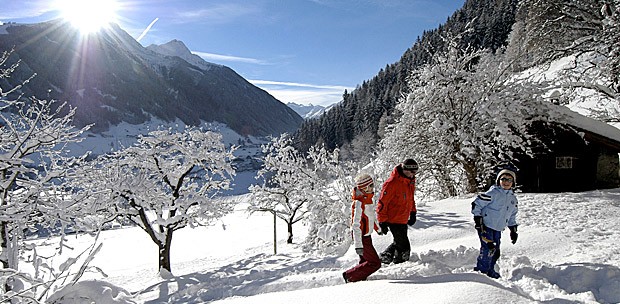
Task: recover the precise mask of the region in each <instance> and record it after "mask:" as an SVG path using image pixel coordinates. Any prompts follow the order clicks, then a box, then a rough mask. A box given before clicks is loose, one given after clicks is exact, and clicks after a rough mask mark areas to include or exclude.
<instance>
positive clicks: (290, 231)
mask: <svg viewBox="0 0 620 304" xmlns="http://www.w3.org/2000/svg"><path fill="white" fill-rule="evenodd" d="M286 226H287V227H288V239H286V243H287V244H293V223H291V222H287V223H286Z"/></svg>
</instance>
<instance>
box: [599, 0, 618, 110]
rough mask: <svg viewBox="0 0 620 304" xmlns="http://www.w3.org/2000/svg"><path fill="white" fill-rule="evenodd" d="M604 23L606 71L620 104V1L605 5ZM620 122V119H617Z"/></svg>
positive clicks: (603, 11) (602, 10)
mask: <svg viewBox="0 0 620 304" xmlns="http://www.w3.org/2000/svg"><path fill="white" fill-rule="evenodd" d="M601 13H602V14H603V17H604V18H605V19H604V21H603V31H602V35H601V36H602V39H601V40H602V41H603V42H604V43H605V45H606V46H607V48H606V51H607V52H606V54H605V55H606V58H607V61H606V63H605V66H604V69H605V71H606V72H607V76H608V77H609V79H611V82H612V84H611V87H612V90H613V91H614V92H615V93H616V99H617V100H618V102H619V103H620V0H614V1H610V2H609V3H605V4H604V5H603V7H602V8H601ZM617 118H618V121H620V117H617Z"/></svg>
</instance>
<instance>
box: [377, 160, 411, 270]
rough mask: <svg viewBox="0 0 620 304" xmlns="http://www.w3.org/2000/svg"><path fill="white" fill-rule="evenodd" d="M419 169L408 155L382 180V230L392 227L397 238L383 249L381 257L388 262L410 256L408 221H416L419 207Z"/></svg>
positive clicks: (378, 211)
mask: <svg viewBox="0 0 620 304" xmlns="http://www.w3.org/2000/svg"><path fill="white" fill-rule="evenodd" d="M417 171H418V163H417V162H416V161H415V160H413V159H410V158H409V159H406V160H405V161H404V162H403V163H402V164H399V165H397V166H396V167H395V168H394V170H392V174H391V175H390V177H389V178H388V179H387V180H386V181H385V183H383V188H382V189H381V196H380V197H379V203H378V204H377V219H378V220H379V227H380V228H381V233H383V234H386V233H387V232H388V231H391V232H392V237H393V238H394V240H393V242H392V244H390V245H389V246H388V247H387V248H386V249H385V250H384V251H383V252H382V253H381V261H382V262H383V263H385V264H389V263H392V262H394V264H397V263H402V262H405V261H408V260H409V254H410V253H411V244H410V243H409V237H408V236H407V230H408V227H407V225H409V226H413V224H415V221H416V214H417V209H416V206H415V200H414V197H413V196H414V193H415V174H416V172H417Z"/></svg>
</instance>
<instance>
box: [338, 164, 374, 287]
mask: <svg viewBox="0 0 620 304" xmlns="http://www.w3.org/2000/svg"><path fill="white" fill-rule="evenodd" d="M355 184H356V186H355V187H354V188H353V204H352V205H351V211H352V212H351V233H352V234H353V244H354V245H355V252H356V253H357V254H358V255H359V257H360V261H359V264H358V265H356V266H355V267H353V268H351V269H349V270H347V271H345V272H343V273H342V277H343V278H344V281H345V282H346V283H349V282H357V281H363V280H366V278H368V276H369V275H371V274H372V273H374V272H375V271H377V270H378V269H379V268H380V267H381V260H380V259H379V255H378V254H377V251H376V250H375V247H374V246H373V245H372V238H371V236H370V235H371V234H372V231H373V230H375V231H378V229H379V227H378V226H377V225H376V216H375V204H374V203H373V201H372V197H373V196H374V182H373V179H372V177H371V176H370V175H368V174H365V173H363V174H360V175H358V176H357V177H356V178H355Z"/></svg>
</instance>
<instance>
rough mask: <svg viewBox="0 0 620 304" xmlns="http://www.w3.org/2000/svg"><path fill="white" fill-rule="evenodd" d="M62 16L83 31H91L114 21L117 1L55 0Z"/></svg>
mask: <svg viewBox="0 0 620 304" xmlns="http://www.w3.org/2000/svg"><path fill="white" fill-rule="evenodd" d="M55 5H56V7H57V8H58V10H59V11H60V12H61V15H62V18H64V19H66V20H67V21H69V22H71V24H72V25H73V26H75V27H76V28H78V29H79V30H80V31H81V32H83V33H92V32H96V31H98V30H100V29H101V28H103V27H105V26H107V25H108V24H110V23H111V22H115V21H116V18H117V14H116V11H117V9H118V3H117V2H116V1H115V0H57V1H56V3H55Z"/></svg>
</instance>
